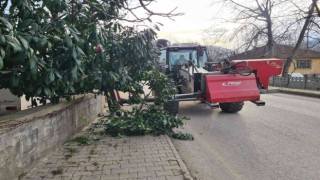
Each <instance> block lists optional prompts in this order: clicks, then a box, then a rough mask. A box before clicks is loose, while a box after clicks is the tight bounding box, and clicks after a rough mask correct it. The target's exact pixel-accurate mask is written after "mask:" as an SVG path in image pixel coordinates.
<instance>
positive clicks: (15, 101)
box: [0, 89, 21, 115]
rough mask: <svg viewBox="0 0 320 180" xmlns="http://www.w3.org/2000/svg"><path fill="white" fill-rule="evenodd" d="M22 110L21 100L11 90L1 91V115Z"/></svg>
mask: <svg viewBox="0 0 320 180" xmlns="http://www.w3.org/2000/svg"><path fill="white" fill-rule="evenodd" d="M20 110H21V101H20V98H19V97H17V96H14V95H13V94H12V93H11V92H10V90H9V89H0V115H1V114H8V113H12V112H16V111H20Z"/></svg>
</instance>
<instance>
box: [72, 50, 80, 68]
mask: <svg viewBox="0 0 320 180" xmlns="http://www.w3.org/2000/svg"><path fill="white" fill-rule="evenodd" d="M72 57H73V59H74V60H76V62H77V57H78V54H77V52H76V48H72ZM77 64H78V65H79V63H78V62H77Z"/></svg>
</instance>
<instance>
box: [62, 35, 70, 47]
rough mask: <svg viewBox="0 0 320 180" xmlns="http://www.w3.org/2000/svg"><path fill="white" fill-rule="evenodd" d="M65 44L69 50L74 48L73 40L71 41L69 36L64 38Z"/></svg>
mask: <svg viewBox="0 0 320 180" xmlns="http://www.w3.org/2000/svg"><path fill="white" fill-rule="evenodd" d="M64 43H65V45H66V46H67V47H68V48H71V47H72V40H71V38H70V36H69V35H66V36H65V37H64Z"/></svg>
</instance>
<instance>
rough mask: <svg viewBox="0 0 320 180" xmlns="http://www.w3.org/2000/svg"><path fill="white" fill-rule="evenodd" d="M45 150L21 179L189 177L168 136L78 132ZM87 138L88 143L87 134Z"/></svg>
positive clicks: (176, 179) (164, 179) (162, 179)
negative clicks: (50, 150)
mask: <svg viewBox="0 0 320 180" xmlns="http://www.w3.org/2000/svg"><path fill="white" fill-rule="evenodd" d="M77 137H81V138H79V140H78V141H77V142H75V141H69V142H68V143H66V144H65V145H64V146H62V147H61V148H59V149H58V150H56V151H54V152H51V153H50V154H48V155H47V156H46V157H45V158H44V159H43V160H42V161H41V162H39V163H38V165H37V166H36V167H34V168H33V169H32V170H31V171H30V172H28V173H26V174H22V175H20V179H23V180H29V179H55V180H60V179H61V180H64V179H74V180H78V179H81V180H84V179H90V180H104V179H112V180H117V179H141V180H153V179H154V180H158V179H159V180H171V179H172V180H189V179H192V178H191V176H190V175H189V172H188V170H187V169H186V167H185V165H184V163H183V162H182V160H181V158H180V156H179V155H178V153H177V151H176V149H175V147H174V146H173V144H172V142H171V140H170V138H169V137H168V136H164V135H162V136H151V135H147V136H135V137H123V138H114V137H109V136H105V135H104V136H96V135H89V134H88V131H85V132H84V133H81V134H79V135H77ZM84 137H88V139H89V141H88V142H89V144H88V145H80V144H79V143H84V144H86V143H87V141H86V138H84Z"/></svg>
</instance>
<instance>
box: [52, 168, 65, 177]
mask: <svg viewBox="0 0 320 180" xmlns="http://www.w3.org/2000/svg"><path fill="white" fill-rule="evenodd" d="M51 174H52V175H54V176H55V175H58V174H63V169H62V168H58V169H56V170H52V171H51Z"/></svg>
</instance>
